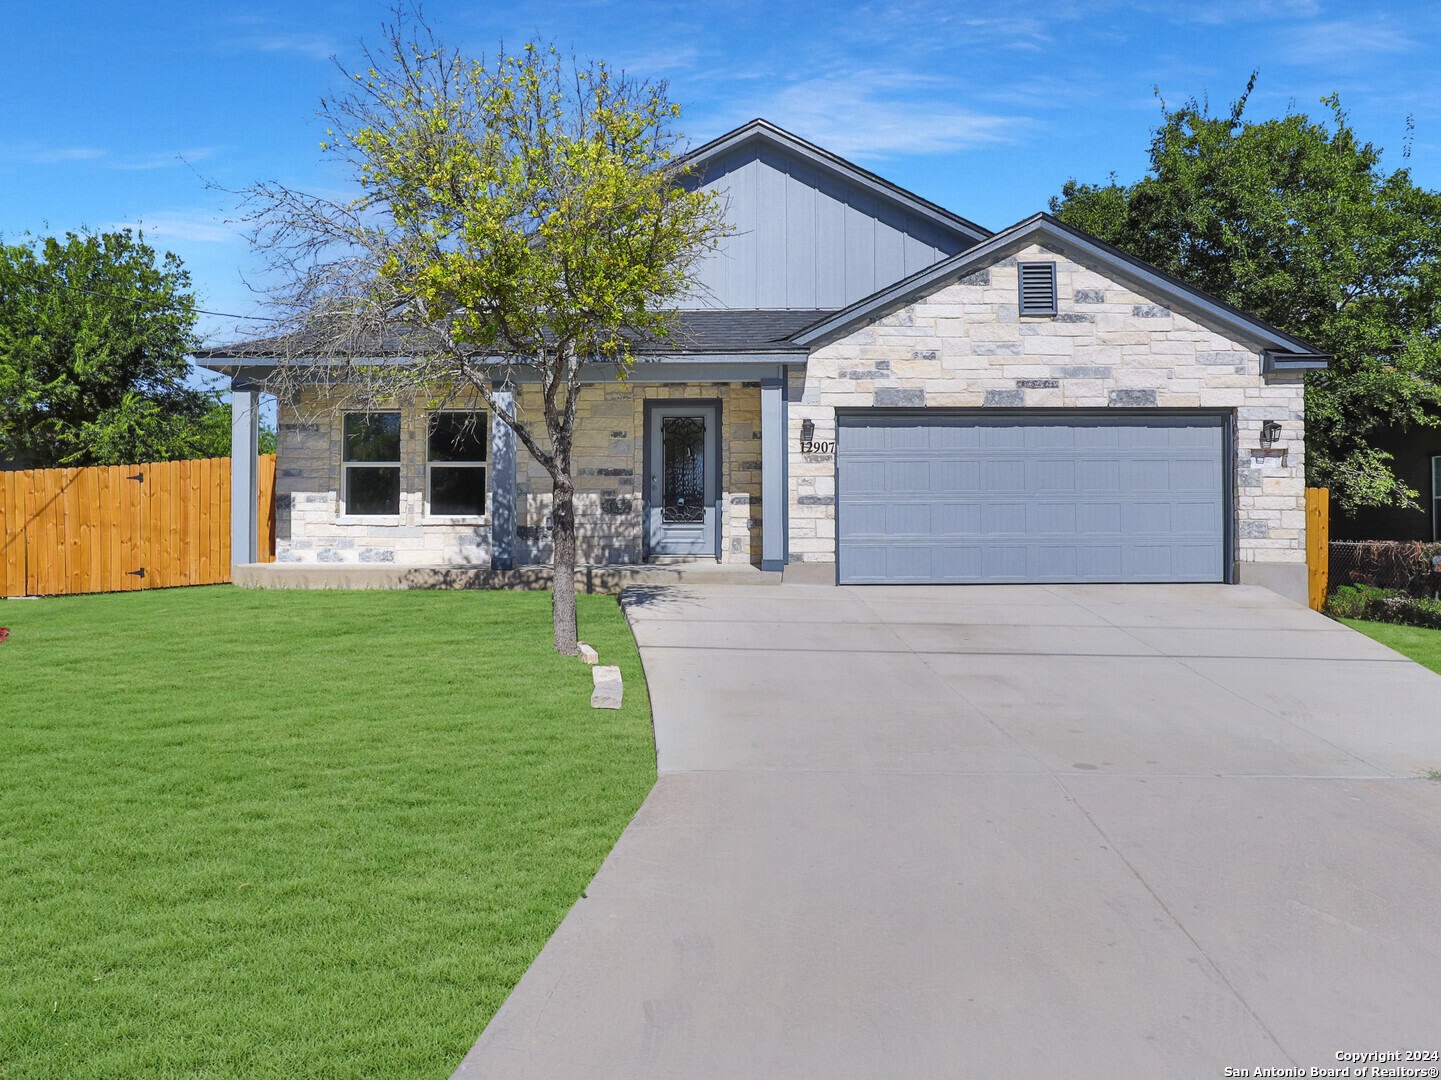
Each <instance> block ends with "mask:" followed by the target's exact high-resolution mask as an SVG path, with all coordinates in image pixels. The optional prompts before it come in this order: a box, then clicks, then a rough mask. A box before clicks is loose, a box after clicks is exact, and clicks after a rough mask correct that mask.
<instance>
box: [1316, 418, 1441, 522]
mask: <svg viewBox="0 0 1441 1080" xmlns="http://www.w3.org/2000/svg"><path fill="white" fill-rule="evenodd" d="M1376 445H1377V446H1379V447H1381V449H1383V450H1385V451H1387V452H1388V453H1390V454H1391V456H1392V467H1393V468H1394V469H1395V470H1396V475H1397V476H1398V477H1400V479H1401V482H1402V483H1404V484H1405V485H1406V486H1407V487H1409V488H1411V489H1412V490H1413V491H1415V492H1416V493H1417V496H1418V498H1417V500H1416V501H1417V503H1419V506H1418V507H1417V508H1415V509H1412V510H1403V509H1401V508H1400V507H1395V506H1363V507H1359V508H1358V509H1356V510H1353V511H1351V512H1350V513H1346V512H1345V511H1343V510H1341V509H1339V508H1335V509H1333V510H1332V511H1331V539H1332V540H1422V541H1426V542H1428V543H1429V542H1432V541H1438V540H1441V428H1434V427H1416V428H1412V429H1410V430H1409V431H1389V432H1385V433H1383V434H1382V435H1381V436H1380V437H1379V438H1377V440H1376Z"/></svg>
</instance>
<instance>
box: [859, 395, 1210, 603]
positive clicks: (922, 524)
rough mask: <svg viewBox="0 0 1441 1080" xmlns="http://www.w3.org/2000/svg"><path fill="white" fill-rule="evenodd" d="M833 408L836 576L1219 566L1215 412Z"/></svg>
mask: <svg viewBox="0 0 1441 1080" xmlns="http://www.w3.org/2000/svg"><path fill="white" fill-rule="evenodd" d="M837 419H838V431H837V435H838V438H837V447H836V455H837V456H836V467H837V475H836V480H837V507H836V511H837V538H838V544H837V557H838V567H837V570H838V577H839V580H840V582H841V583H842V584H877V583H894V584H905V583H922V582H924V583H933V584H975V583H1001V582H1171V581H1201V582H1220V581H1226V580H1228V579H1229V578H1230V577H1231V559H1230V558H1229V556H1228V552H1229V551H1230V550H1231V530H1232V526H1231V518H1232V514H1231V511H1230V506H1231V479H1230V478H1231V453H1232V452H1231V446H1230V442H1231V438H1230V425H1229V423H1228V418H1227V417H1226V416H1225V414H1224V413H1214V414H1205V413H1197V412H1195V411H1187V412H1185V413H1184V414H1183V413H1172V414H1166V413H1157V412H1147V413H1145V414H1127V415H1115V414H1108V415H1094V414H1093V415H1077V414H1076V413H1075V412H1069V413H1066V414H1060V413H1047V414H1044V415H1034V414H1030V413H1029V412H1028V413H1027V414H1015V413H1009V414H999V415H996V414H992V415H976V414H974V413H965V412H956V413H949V414H947V413H938V412H933V411H929V410H928V411H926V412H924V413H919V412H913V413H902V412H894V413H884V412H875V411H872V410H866V411H859V410H858V411H845V412H841V413H839V414H838V417H837Z"/></svg>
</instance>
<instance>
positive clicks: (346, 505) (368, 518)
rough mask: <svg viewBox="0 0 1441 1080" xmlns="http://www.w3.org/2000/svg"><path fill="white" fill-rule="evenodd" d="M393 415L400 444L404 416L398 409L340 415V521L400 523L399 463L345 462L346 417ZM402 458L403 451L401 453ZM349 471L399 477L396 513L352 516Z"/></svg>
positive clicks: (402, 483)
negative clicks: (379, 471)
mask: <svg viewBox="0 0 1441 1080" xmlns="http://www.w3.org/2000/svg"><path fill="white" fill-rule="evenodd" d="M385 413H394V414H395V415H397V416H399V417H400V443H401V444H404V442H405V414H404V413H403V412H401V411H400V410H398V409H383V410H377V411H376V413H374V414H366V413H360V412H355V413H341V415H340V518H341V520H342V521H346V522H351V523H355V524H362V525H394V524H396V523H397V522H399V521H400V516H401V511H402V510H403V509H404V505H405V469H404V468H403V467H402V465H401V463H400V462H399V461H347V460H346V459H345V418H346V417H347V416H366V415H383V414H385ZM401 456H402V457H403V456H404V450H402V451H401ZM351 469H394V470H395V471H396V475H397V476H398V477H399V481H398V483H399V485H400V490H399V492H398V493H397V497H396V511H395V513H393V514H352V513H350V470H351Z"/></svg>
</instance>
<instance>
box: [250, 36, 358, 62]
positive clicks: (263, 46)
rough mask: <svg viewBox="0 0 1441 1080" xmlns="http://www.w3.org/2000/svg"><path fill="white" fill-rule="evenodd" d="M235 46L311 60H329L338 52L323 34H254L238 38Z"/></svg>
mask: <svg viewBox="0 0 1441 1080" xmlns="http://www.w3.org/2000/svg"><path fill="white" fill-rule="evenodd" d="M236 44H238V45H241V46H243V47H246V48H251V49H255V50H257V51H258V52H284V53H294V54H295V55H297V56H305V57H309V58H310V59H312V60H329V59H330V58H331V57H332V56H334V55H335V54H336V52H337V51H338V50H337V49H336V47H335V43H334V42H333V41H332V40H331V39H330V38H329V37H328V36H326V35H324V34H254V35H251V36H249V37H242V38H240V39H239V40H238V41H237V42H236Z"/></svg>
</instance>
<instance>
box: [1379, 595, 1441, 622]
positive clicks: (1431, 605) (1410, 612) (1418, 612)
mask: <svg viewBox="0 0 1441 1080" xmlns="http://www.w3.org/2000/svg"><path fill="white" fill-rule="evenodd" d="M1373 608H1374V614H1372V615H1369V616H1367V617H1368V618H1371V619H1375V620H1376V621H1377V622H1389V623H1399V624H1400V625H1402V626H1423V627H1426V628H1427V629H1430V630H1441V600H1433V599H1431V598H1430V597H1429V596H1400V597H1396V598H1395V599H1391V600H1380V601H1377V602H1376V603H1375V604H1374V605H1373Z"/></svg>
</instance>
